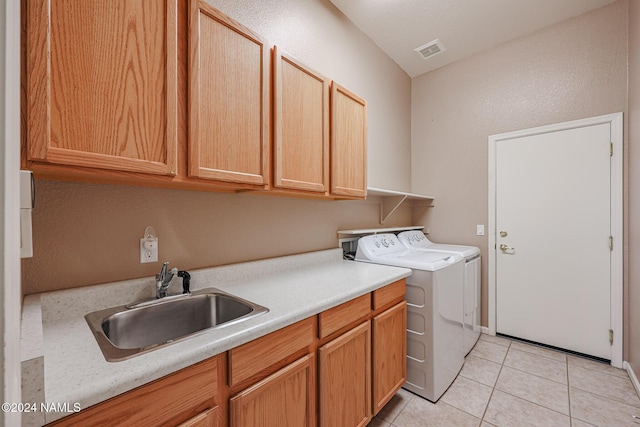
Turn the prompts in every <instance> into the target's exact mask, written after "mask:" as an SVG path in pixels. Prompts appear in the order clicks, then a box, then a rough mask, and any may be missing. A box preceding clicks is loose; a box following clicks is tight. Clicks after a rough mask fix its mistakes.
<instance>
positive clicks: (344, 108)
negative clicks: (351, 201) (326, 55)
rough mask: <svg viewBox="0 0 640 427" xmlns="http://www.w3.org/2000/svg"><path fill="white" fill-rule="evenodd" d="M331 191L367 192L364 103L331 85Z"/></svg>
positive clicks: (339, 192) (340, 87)
mask: <svg viewBox="0 0 640 427" xmlns="http://www.w3.org/2000/svg"><path fill="white" fill-rule="evenodd" d="M331 193H332V194H336V195H342V196H352V197H366V195H367V103H366V101H365V100H364V99H362V98H360V97H358V96H357V95H355V94H353V93H351V92H349V91H348V90H346V89H345V88H343V87H342V86H340V85H338V84H336V83H335V82H333V83H332V85H331Z"/></svg>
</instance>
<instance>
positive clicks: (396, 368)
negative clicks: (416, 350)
mask: <svg viewBox="0 0 640 427" xmlns="http://www.w3.org/2000/svg"><path fill="white" fill-rule="evenodd" d="M372 327H373V330H372V335H373V338H372V342H373V355H372V360H373V362H372V363H373V415H376V414H377V413H378V412H380V410H381V409H382V407H383V406H384V405H385V404H386V403H387V402H389V400H391V398H392V397H393V395H394V394H396V392H397V391H398V389H399V388H400V387H401V386H402V384H404V383H405V381H406V378H407V364H406V359H407V338H406V332H405V331H406V330H407V303H406V301H403V302H401V303H400V304H397V305H395V306H393V307H391V308H390V309H388V310H386V311H385V312H383V313H381V314H379V315H377V316H375V317H374V318H373V320H372Z"/></svg>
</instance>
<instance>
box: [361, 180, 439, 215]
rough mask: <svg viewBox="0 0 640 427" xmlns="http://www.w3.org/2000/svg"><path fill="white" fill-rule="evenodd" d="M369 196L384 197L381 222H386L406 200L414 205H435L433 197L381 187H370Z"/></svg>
mask: <svg viewBox="0 0 640 427" xmlns="http://www.w3.org/2000/svg"><path fill="white" fill-rule="evenodd" d="M367 196H378V197H382V203H381V204H380V224H384V222H385V221H386V220H387V219H388V218H389V216H391V214H392V213H394V212H395V211H396V209H398V207H400V205H401V204H402V203H404V202H406V201H409V202H410V203H411V205H412V206H426V207H431V206H433V197H431V196H424V195H421V194H413V193H406V192H403V191H393V190H383V189H381V188H374V187H368V188H367Z"/></svg>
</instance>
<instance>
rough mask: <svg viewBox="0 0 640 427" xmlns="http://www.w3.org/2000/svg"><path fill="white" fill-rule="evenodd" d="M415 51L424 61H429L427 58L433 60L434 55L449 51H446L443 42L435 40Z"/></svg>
mask: <svg viewBox="0 0 640 427" xmlns="http://www.w3.org/2000/svg"><path fill="white" fill-rule="evenodd" d="M413 50H415V51H416V52H417V53H418V55H420V57H421V58H422V59H427V58H431V57H432V56H433V55H437V54H439V53H441V52H444V51H445V50H447V49H445V47H444V46H443V45H442V42H440V40H438V39H435V40H433V41H430V42H429V43H427V44H423V45H422V46H420V47H417V48H415V49H413Z"/></svg>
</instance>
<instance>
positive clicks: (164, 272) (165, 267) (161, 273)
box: [156, 261, 169, 280]
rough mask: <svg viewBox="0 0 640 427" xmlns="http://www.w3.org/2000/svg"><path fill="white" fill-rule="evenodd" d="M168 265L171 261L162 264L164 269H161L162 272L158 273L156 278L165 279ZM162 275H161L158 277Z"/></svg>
mask: <svg viewBox="0 0 640 427" xmlns="http://www.w3.org/2000/svg"><path fill="white" fill-rule="evenodd" d="M167 265H169V261H167V262H165V263H164V264H162V270H160V274H159V275H158V274H156V278H157V279H158V280H164V278H165V276H166V275H167ZM158 276H160V277H158Z"/></svg>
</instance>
